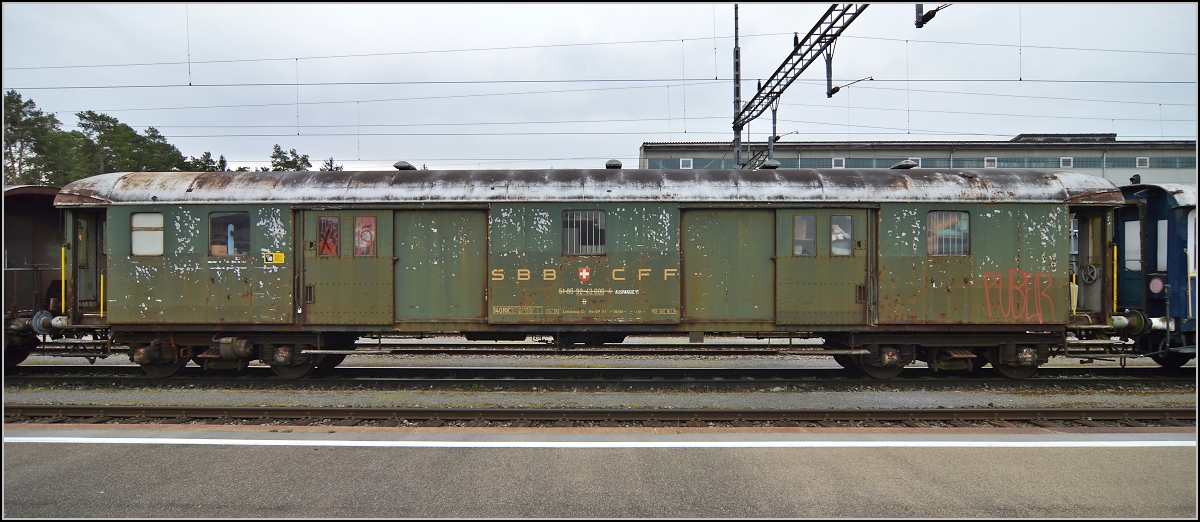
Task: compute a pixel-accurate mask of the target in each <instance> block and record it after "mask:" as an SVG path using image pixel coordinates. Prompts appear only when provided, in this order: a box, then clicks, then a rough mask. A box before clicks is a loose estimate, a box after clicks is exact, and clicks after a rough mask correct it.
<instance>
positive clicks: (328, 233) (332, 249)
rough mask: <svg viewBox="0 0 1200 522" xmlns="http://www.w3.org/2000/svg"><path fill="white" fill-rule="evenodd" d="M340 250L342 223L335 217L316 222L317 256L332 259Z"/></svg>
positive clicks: (324, 217)
mask: <svg viewBox="0 0 1200 522" xmlns="http://www.w3.org/2000/svg"><path fill="white" fill-rule="evenodd" d="M341 250H342V222H341V219H339V218H338V217H337V216H321V217H320V218H318V220H317V255H318V256H327V257H334V256H337V255H339V254H340V253H341Z"/></svg>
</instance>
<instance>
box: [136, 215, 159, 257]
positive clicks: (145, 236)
mask: <svg viewBox="0 0 1200 522" xmlns="http://www.w3.org/2000/svg"><path fill="white" fill-rule="evenodd" d="M129 244H130V247H131V248H130V252H129V253H130V255H134V256H161V255H163V215H162V214H159V213H157V212H140V213H135V214H131V215H130V216H129Z"/></svg>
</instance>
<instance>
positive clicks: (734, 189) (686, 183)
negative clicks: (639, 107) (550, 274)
mask: <svg viewBox="0 0 1200 522" xmlns="http://www.w3.org/2000/svg"><path fill="white" fill-rule="evenodd" d="M505 201H568V202H569V201H675V202H753V201H761V202H778V203H783V202H825V201H829V202H892V201H896V202H898V201H912V202H919V201H938V202H952V201H965V202H984V201H1005V202H1007V201H1026V202H1032V201H1044V202H1064V201H1072V202H1078V203H1114V202H1115V203H1120V202H1122V201H1124V200H1123V198H1122V197H1121V191H1120V189H1119V188H1117V187H1116V186H1115V185H1113V184H1112V182H1110V181H1108V180H1106V179H1103V178H1100V177H1097V176H1090V175H1087V174H1081V173H1076V172H1067V171H1050V170H1025V169H1022V170H1008V169H978V170H938V169H836V170H835V169H776V170H665V169H664V170H637V169H596V170H574V169H571V170H567V169H563V170H459V171H438V170H418V171H403V172H399V171H398V172H345V171H336V172H320V171H318V172H124V173H113V174H103V175H100V176H95V177H91V178H87V179H83V180H79V181H76V182H74V183H71V184H69V185H67V186H66V187H63V189H62V192H61V193H60V195H59V196H58V198H57V199H56V200H55V204H56V205H58V206H63V207H68V206H86V205H108V204H113V205H142V204H154V203H159V204H189V203H235V204H252V203H269V204H320V203H342V202H344V203H383V204H391V203H440V202H444V203H491V202H505Z"/></svg>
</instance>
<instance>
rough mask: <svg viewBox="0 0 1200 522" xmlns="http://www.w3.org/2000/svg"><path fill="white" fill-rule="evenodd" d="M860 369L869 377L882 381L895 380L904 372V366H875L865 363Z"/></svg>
mask: <svg viewBox="0 0 1200 522" xmlns="http://www.w3.org/2000/svg"><path fill="white" fill-rule="evenodd" d="M859 369H861V370H862V372H863V373H865V374H867V376H868V377H870V378H872V379H879V380H881V381H886V380H888V379H894V378H895V377H896V376H897V375H900V372H901V371H904V367H903V366H873V365H870V364H865V363H864V364H860V365H859Z"/></svg>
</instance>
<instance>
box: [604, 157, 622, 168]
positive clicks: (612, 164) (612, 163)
mask: <svg viewBox="0 0 1200 522" xmlns="http://www.w3.org/2000/svg"><path fill="white" fill-rule="evenodd" d="M604 168H606V169H619V168H621V162H620V161H619V160H615V159H610V160H608V161H607V162H605V163H604Z"/></svg>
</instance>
